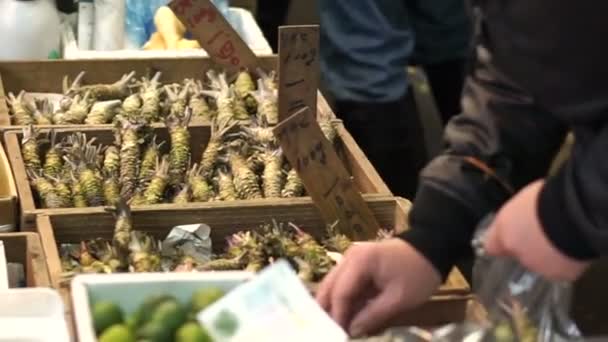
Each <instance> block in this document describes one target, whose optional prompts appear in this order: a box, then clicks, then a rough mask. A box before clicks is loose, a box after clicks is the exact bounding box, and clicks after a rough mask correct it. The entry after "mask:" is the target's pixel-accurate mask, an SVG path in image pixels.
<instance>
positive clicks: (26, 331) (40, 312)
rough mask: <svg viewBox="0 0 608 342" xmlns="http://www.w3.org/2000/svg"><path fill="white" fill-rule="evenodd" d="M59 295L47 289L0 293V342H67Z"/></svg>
mask: <svg viewBox="0 0 608 342" xmlns="http://www.w3.org/2000/svg"><path fill="white" fill-rule="evenodd" d="M64 314H65V311H64V306H63V302H62V301H61V297H60V296H59V293H58V292H57V291H55V290H51V289H46V288H30V289H11V290H6V291H0V341H2V342H4V341H28V342H47V341H48V342H67V341H70V336H69V332H68V326H67V323H66V321H65V316H64Z"/></svg>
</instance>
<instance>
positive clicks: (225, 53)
mask: <svg viewBox="0 0 608 342" xmlns="http://www.w3.org/2000/svg"><path fill="white" fill-rule="evenodd" d="M234 52H235V50H234V44H232V41H230V40H228V41H226V42H225V43H224V45H222V47H221V48H220V51H219V56H220V57H221V58H222V59H226V58H229V57H231V56H232V55H233V54H234Z"/></svg>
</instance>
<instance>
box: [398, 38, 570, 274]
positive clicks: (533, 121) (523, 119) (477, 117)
mask: <svg viewBox="0 0 608 342" xmlns="http://www.w3.org/2000/svg"><path fill="white" fill-rule="evenodd" d="M476 60H477V62H476V65H475V66H474V67H473V71H472V73H471V75H470V77H469V78H468V79H467V81H466V84H465V89H464V94H463V100H462V107H463V114H461V115H459V116H457V117H455V118H454V119H452V121H451V122H450V123H449V124H448V126H447V128H446V131H445V136H444V140H445V145H446V146H445V151H444V152H443V153H442V154H441V155H440V156H438V157H436V158H435V159H434V160H433V161H431V163H430V164H429V165H428V166H427V167H426V168H425V169H424V170H423V172H422V174H421V177H420V186H419V189H418V193H417V195H416V198H415V200H414V204H413V207H412V212H411V214H410V226H411V229H410V230H409V231H407V232H405V233H404V234H402V235H401V238H403V239H404V240H406V241H408V242H410V243H411V244H412V245H413V246H414V247H415V248H416V249H418V250H419V251H420V252H421V253H422V254H423V255H425V256H426V257H427V258H428V259H429V260H430V261H431V262H432V263H433V265H434V266H435V267H436V268H437V269H438V270H439V271H440V272H441V273H442V275H444V276H446V275H447V273H448V271H449V270H450V268H451V267H452V266H453V264H454V263H455V262H457V261H458V259H459V258H461V257H464V256H465V255H466V254H467V253H470V252H471V247H470V241H471V238H472V235H473V232H474V230H475V227H476V225H477V222H478V221H479V220H480V219H481V218H483V216H485V214H487V213H489V212H491V211H493V210H496V209H497V208H498V207H499V206H500V205H501V204H502V203H503V202H504V201H505V200H507V199H508V198H509V197H510V196H511V195H512V194H513V193H514V192H515V191H517V190H519V189H520V188H521V187H523V186H525V185H526V184H528V183H530V182H531V181H533V180H535V179H537V178H540V177H543V176H545V174H546V172H547V170H548V168H549V165H550V162H551V160H552V158H553V156H554V155H555V154H556V152H557V150H558V149H559V146H560V144H561V142H562V141H563V139H564V134H565V129H564V126H563V125H562V124H561V123H560V122H559V121H558V120H557V119H556V118H555V117H553V116H551V115H550V114H549V113H547V112H545V111H543V110H542V109H540V108H539V106H538V105H537V104H536V103H535V102H534V100H533V98H532V97H530V96H528V95H526V93H525V91H523V90H522V88H520V87H519V86H517V85H515V84H514V83H513V82H511V81H510V80H508V79H507V78H506V77H505V76H504V75H502V74H501V73H500V72H499V71H498V70H496V69H495V68H494V67H493V66H492V65H491V63H490V60H491V58H490V54H489V52H488V51H487V50H484V49H483V48H481V47H480V48H478V50H477V59H476Z"/></svg>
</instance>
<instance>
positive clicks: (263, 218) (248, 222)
mask: <svg viewBox="0 0 608 342" xmlns="http://www.w3.org/2000/svg"><path fill="white" fill-rule="evenodd" d="M367 202H368V204H369V206H370V208H371V210H372V212H373V213H374V215H375V217H376V219H377V220H378V221H379V223H380V225H381V226H382V227H385V228H394V227H396V228H397V229H399V230H402V229H406V226H407V214H408V211H409V207H410V203H409V202H408V201H406V200H404V199H395V198H392V197H381V196H377V197H373V198H368V199H367ZM132 214H133V221H134V226H135V229H138V230H141V231H145V232H147V233H150V234H152V235H154V236H155V237H157V238H164V237H165V236H166V235H167V233H168V232H169V230H170V229H171V227H173V226H176V225H179V224H189V223H196V222H204V223H207V224H208V225H209V226H210V227H211V229H212V231H211V239H212V241H213V246H214V249H215V250H221V249H222V248H223V247H224V246H225V241H226V239H225V238H226V237H227V236H229V235H231V234H233V233H235V232H238V231H240V230H243V229H252V228H256V227H258V226H259V225H260V224H263V223H268V222H270V221H271V220H272V219H276V220H277V221H279V222H286V221H290V222H293V223H295V224H297V225H299V226H300V227H302V228H303V229H305V230H306V231H307V232H309V233H311V234H312V235H314V236H315V237H317V238H320V237H322V235H323V234H324V227H325V225H324V224H323V220H322V218H321V216H320V214H319V212H318V210H317V209H316V207H315V206H314V205H313V204H312V203H311V202H310V201H307V200H305V199H290V200H286V201H284V202H283V203H281V204H279V203H276V204H268V203H247V204H240V205H236V204H230V203H227V205H226V206H224V207H213V206H208V207H206V208H201V207H195V206H189V207H183V208H176V209H170V210H169V209H162V208H158V207H147V208H136V209H134V210H133V213H132ZM113 225H114V218H113V217H112V215H111V214H109V213H107V212H104V211H103V209H101V208H95V209H93V210H88V211H81V213H78V212H69V213H68V212H64V213H55V214H45V215H40V216H38V218H37V229H38V232H39V233H40V236H41V238H42V241H43V247H44V250H45V252H46V254H47V255H48V263H49V272H50V275H51V282H52V284H53V286H54V287H56V288H58V289H60V290H61V292H62V293H63V297H64V298H65V299H66V300H67V299H69V293H68V292H69V290H68V289H67V288H66V284H62V282H61V272H62V269H61V262H60V257H59V251H58V247H57V246H58V244H61V243H77V242H79V241H81V240H85V239H90V238H94V237H101V238H108V239H110V238H111V237H112V230H113ZM469 299H470V288H469V285H468V284H467V282H466V280H465V279H464V277H463V276H462V274H461V273H460V272H459V271H458V270H456V269H455V270H454V271H453V272H452V274H451V276H450V277H449V279H448V281H447V282H446V283H445V284H444V285H443V286H442V287H441V289H440V290H439V291H438V293H437V294H436V296H434V297H433V299H432V300H431V301H429V302H428V303H426V304H425V305H423V306H422V307H420V308H419V309H417V310H416V311H415V312H413V313H412V314H411V315H408V317H409V318H411V319H412V322H413V323H415V324H419V325H427V326H435V325H439V324H443V323H446V322H453V321H458V320H462V319H463V318H464V315H465V312H466V305H467V301H468V300H469ZM403 322H407V320H399V323H400V324H402V323H403Z"/></svg>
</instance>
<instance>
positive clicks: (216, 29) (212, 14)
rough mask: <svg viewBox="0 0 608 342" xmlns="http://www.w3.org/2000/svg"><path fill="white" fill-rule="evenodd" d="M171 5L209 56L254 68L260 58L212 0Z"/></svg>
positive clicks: (223, 62)
mask: <svg viewBox="0 0 608 342" xmlns="http://www.w3.org/2000/svg"><path fill="white" fill-rule="evenodd" d="M169 7H170V8H171V9H172V10H173V12H174V13H175V15H176V16H177V17H178V18H179V19H180V20H181V22H182V23H183V24H184V25H185V26H186V27H187V28H188V30H189V31H190V32H192V35H193V36H194V37H195V38H196V40H198V42H199V44H200V45H201V46H202V47H203V48H204V49H205V51H207V53H208V54H209V57H211V59H213V60H214V61H215V62H216V63H218V64H221V65H223V66H224V67H226V68H227V69H232V70H238V69H241V68H250V69H254V68H255V67H256V66H257V63H258V60H257V57H256V55H255V54H254V53H253V51H251V49H250V48H249V46H247V44H246V43H245V42H244V41H243V39H242V38H241V37H240V36H239V34H238V33H237V32H236V31H235V30H234V29H233V28H232V26H230V23H228V21H227V20H226V19H225V18H224V16H223V15H222V14H221V13H220V12H219V11H218V9H217V8H216V7H215V5H214V4H213V3H212V2H211V0H173V1H171V3H169Z"/></svg>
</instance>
